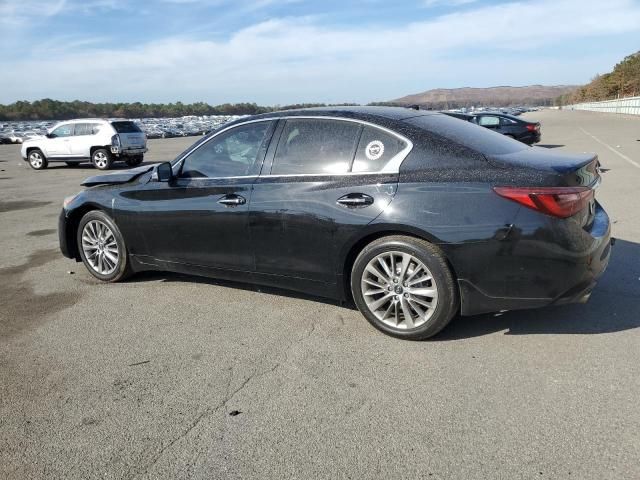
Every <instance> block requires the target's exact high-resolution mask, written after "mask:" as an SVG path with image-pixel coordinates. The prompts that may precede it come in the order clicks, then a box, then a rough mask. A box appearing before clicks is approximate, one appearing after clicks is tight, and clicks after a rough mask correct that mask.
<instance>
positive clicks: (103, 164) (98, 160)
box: [91, 148, 113, 170]
mask: <svg viewBox="0 0 640 480" xmlns="http://www.w3.org/2000/svg"><path fill="white" fill-rule="evenodd" d="M91 163H93V166H94V167H96V168H97V169H98V170H109V168H111V164H112V163H113V158H112V157H111V153H109V151H107V149H105V148H98V149H97V150H95V151H94V152H93V154H92V155H91Z"/></svg>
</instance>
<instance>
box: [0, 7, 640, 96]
mask: <svg viewBox="0 0 640 480" xmlns="http://www.w3.org/2000/svg"><path fill="white" fill-rule="evenodd" d="M639 40H640V0H607V1H600V0H533V1H525V0H520V1H514V0H419V1H413V2H410V1H404V0H323V1H308V0H279V1H278V0H155V1H152V0H137V1H133V0H132V1H126V0H19V1H14V0H0V103H3V104H7V103H12V102H14V101H17V100H29V101H32V100H37V99H41V98H52V99H56V100H74V99H79V100H87V101H94V102H135V101H140V102H148V103H151V102H157V103H164V102H175V101H182V102H184V103H191V102H197V101H203V102H208V103H210V104H220V103H226V102H229V103H235V102H256V103H258V104H261V105H286V104H292V103H298V102H326V103H338V102H357V103H367V102H372V101H385V100H392V99H395V98H398V97H401V96H404V95H408V94H411V93H418V92H422V91H424V90H428V89H431V88H457V87H465V86H471V87H489V86H497V85H513V86H522V85H531V84H543V85H560V84H565V85H567V84H584V83H587V82H588V81H589V80H590V79H591V78H592V77H593V76H594V75H596V74H598V73H605V72H607V71H610V70H611V69H612V68H613V66H614V65H615V64H616V63H617V62H618V61H620V60H622V58H624V56H626V55H629V54H631V53H633V52H635V51H637V50H640V41H639Z"/></svg>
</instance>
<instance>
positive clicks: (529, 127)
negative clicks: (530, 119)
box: [527, 124, 538, 132]
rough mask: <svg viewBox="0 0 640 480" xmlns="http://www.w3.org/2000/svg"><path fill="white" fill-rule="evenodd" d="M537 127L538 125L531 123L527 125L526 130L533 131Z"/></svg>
mask: <svg viewBox="0 0 640 480" xmlns="http://www.w3.org/2000/svg"><path fill="white" fill-rule="evenodd" d="M537 129H538V125H532V124H529V125H527V130H529V131H530V132H535V131H536V130H537Z"/></svg>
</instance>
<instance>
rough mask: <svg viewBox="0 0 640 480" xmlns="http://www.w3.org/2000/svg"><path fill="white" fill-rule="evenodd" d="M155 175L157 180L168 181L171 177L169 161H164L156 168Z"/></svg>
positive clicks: (171, 171)
mask: <svg viewBox="0 0 640 480" xmlns="http://www.w3.org/2000/svg"><path fill="white" fill-rule="evenodd" d="M156 175H157V176H158V181H159V182H170V181H171V179H172V178H173V170H172V168H171V164H170V163H169V162H164V163H161V164H160V165H158V167H157V168H156Z"/></svg>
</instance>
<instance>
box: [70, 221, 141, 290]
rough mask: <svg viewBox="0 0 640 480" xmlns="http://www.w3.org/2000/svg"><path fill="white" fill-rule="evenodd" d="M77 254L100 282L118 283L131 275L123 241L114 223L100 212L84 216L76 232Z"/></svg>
mask: <svg viewBox="0 0 640 480" xmlns="http://www.w3.org/2000/svg"><path fill="white" fill-rule="evenodd" d="M76 238H77V242H78V251H79V253H80V258H81V259H82V263H84V266H85V267H86V268H87V270H89V273H90V274H91V275H93V276H94V277H95V278H97V279H98V280H100V281H102V282H109V283H113V282H119V281H121V280H124V279H125V278H127V277H128V276H129V275H131V263H130V261H129V256H128V254H127V246H126V244H125V241H124V238H123V237H122V234H121V233H120V230H119V229H118V226H117V225H116V224H115V222H114V221H113V220H112V219H111V217H109V215H107V214H106V213H104V212H103V211H101V210H92V211H90V212H88V213H86V214H85V215H84V217H82V219H81V220H80V223H79V225H78V231H77V233H76Z"/></svg>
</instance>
